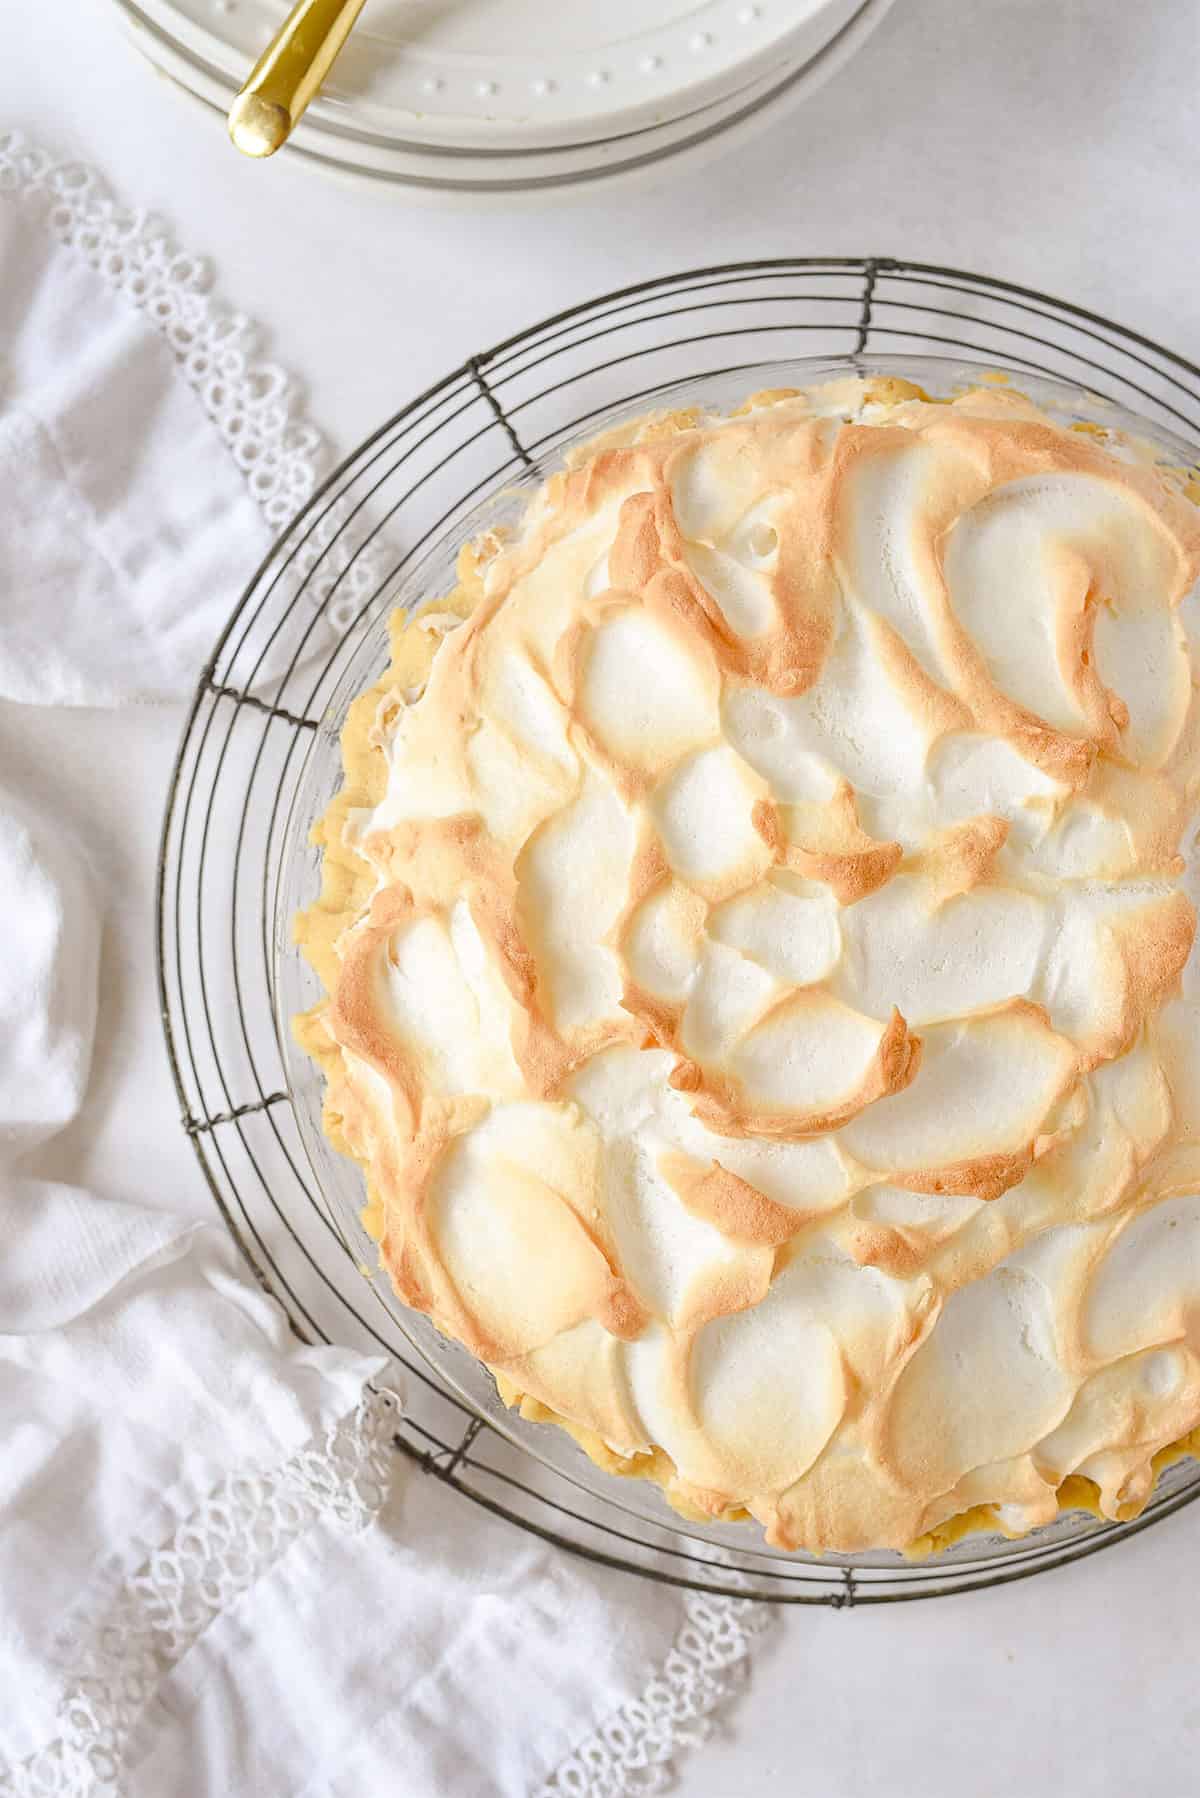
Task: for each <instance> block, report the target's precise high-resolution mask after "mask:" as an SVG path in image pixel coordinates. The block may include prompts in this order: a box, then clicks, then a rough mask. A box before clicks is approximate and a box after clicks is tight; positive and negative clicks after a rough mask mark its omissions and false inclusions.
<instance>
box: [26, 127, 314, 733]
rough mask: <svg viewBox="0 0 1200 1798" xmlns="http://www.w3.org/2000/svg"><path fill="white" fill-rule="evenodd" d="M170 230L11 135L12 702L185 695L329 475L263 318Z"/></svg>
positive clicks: (86, 174) (85, 174) (82, 172)
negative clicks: (270, 349)
mask: <svg viewBox="0 0 1200 1798" xmlns="http://www.w3.org/2000/svg"><path fill="white" fill-rule="evenodd" d="M210 289H211V280H210V276H209V272H208V270H207V268H206V266H205V265H204V264H203V263H202V262H200V261H198V260H197V259H196V258H194V257H190V256H187V255H185V254H184V253H183V252H182V251H180V250H179V249H178V248H177V246H176V245H175V244H174V242H173V240H172V239H171V237H170V235H169V233H168V232H167V230H166V227H165V226H164V225H163V224H162V223H161V221H158V220H156V219H154V218H153V217H150V216H147V215H146V214H144V213H138V212H134V211H130V210H128V209H126V208H123V207H121V206H119V205H117V204H116V202H115V201H114V200H113V199H112V198H111V196H110V195H109V194H108V192H107V190H106V188H105V186H104V184H103V182H102V181H101V180H100V179H99V178H98V177H97V176H95V175H94V174H92V173H91V172H90V171H88V170H86V169H83V168H80V167H79V166H77V165H68V166H64V167H56V166H55V165H54V164H53V163H52V162H51V160H50V159H49V157H47V156H46V155H45V154H44V153H42V152H41V151H39V150H37V149H35V148H33V147H32V146H31V145H30V144H28V143H27V142H26V141H25V140H24V139H22V138H21V137H19V136H18V135H17V134H15V133H7V134H5V133H0V495H2V496H3V499H2V504H3V529H2V530H0V612H2V614H3V621H4V629H3V633H2V634H0V697H4V698H9V699H19V700H25V701H32V702H34V703H40V704H53V705H111V704H116V703H119V702H120V701H123V700H127V699H130V698H138V699H145V698H151V699H160V698H182V697H184V696H185V695H187V694H189V693H191V691H192V690H193V689H194V687H195V685H196V680H197V677H198V675H199V672H200V669H201V667H202V666H203V664H204V661H205V659H206V657H207V656H208V655H209V654H210V652H211V651H212V649H213V647H214V645H215V643H216V640H217V636H218V634H219V632H220V630H221V627H222V626H223V624H224V623H225V621H226V619H227V618H228V616H229V612H230V610H231V607H232V605H233V602H234V600H235V599H236V597H237V596H238V594H239V593H240V592H241V590H242V588H243V587H244V586H245V584H246V581H247V579H248V578H249V576H250V575H251V574H252V573H253V571H254V569H255V567H256V566H257V564H258V562H259V561H260V559H261V558H262V556H263V555H264V554H265V552H266V550H267V549H268V548H269V546H270V543H271V540H272V535H273V527H275V526H281V525H283V524H284V523H286V522H287V520H288V519H289V518H290V517H291V516H292V514H293V513H294V512H295V511H296V510H297V509H298V507H299V506H300V505H301V504H303V502H304V500H306V499H307V498H308V496H309V494H310V493H311V491H312V489H313V486H314V484H315V479H316V473H317V466H318V458H319V451H320V436H319V434H318V433H317V432H316V431H314V430H313V429H312V427H311V426H310V425H307V424H305V423H303V422H302V421H300V420H298V419H297V418H296V416H295V413H296V405H297V402H296V396H295V392H294V389H293V387H292V384H291V383H290V382H289V381H288V380H287V378H286V377H285V376H284V375H283V373H282V371H281V370H280V369H278V368H277V367H275V366H273V365H272V364H271V363H268V362H266V361H264V360H263V359H262V357H261V356H260V355H259V352H258V344H257V333H256V332H255V330H254V329H253V327H252V326H251V325H250V323H249V321H248V320H246V319H245V318H243V317H241V316H240V315H239V314H237V313H235V312H233V311H231V310H230V309H229V308H228V307H226V306H222V305H221V304H220V303H219V302H218V301H217V300H216V299H215V298H214V296H213V295H212V293H211V291H210Z"/></svg>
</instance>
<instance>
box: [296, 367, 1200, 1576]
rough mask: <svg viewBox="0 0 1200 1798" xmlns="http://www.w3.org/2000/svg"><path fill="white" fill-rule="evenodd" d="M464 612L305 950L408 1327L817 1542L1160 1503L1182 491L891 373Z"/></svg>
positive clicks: (635, 490) (441, 639)
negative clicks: (1063, 1501) (1069, 1506)
mask: <svg viewBox="0 0 1200 1798" xmlns="http://www.w3.org/2000/svg"><path fill="white" fill-rule="evenodd" d="M460 572H461V576H462V585H461V587H460V589H459V590H458V592H457V593H456V594H454V595H453V596H451V599H450V600H449V601H445V600H442V601H440V602H439V609H438V610H437V611H436V612H435V613H432V614H427V615H426V617H425V619H424V625H425V629H424V630H416V631H414V630H407V629H403V628H400V629H399V630H398V631H397V635H396V658H395V662H394V665H393V668H392V670H391V671H390V673H389V675H388V676H387V677H386V678H385V680H384V681H383V682H382V683H381V684H380V686H379V687H378V688H376V689H374V690H373V691H372V693H371V694H370V695H367V696H365V697H364V699H363V700H362V701H360V702H359V704H358V705H357V706H356V707H355V708H354V709H353V710H352V713H351V718H350V721H349V723H348V725H347V730H346V735H345V759H346V768H347V786H346V789H345V791H344V793H343V794H342V795H341V796H340V798H339V800H338V801H337V802H335V805H334V807H333V808H332V810H331V812H330V813H329V814H328V816H327V817H326V819H325V820H324V822H323V824H322V826H321V827H319V830H318V837H319V840H321V841H323V843H324V845H325V851H326V864H325V890H324V892H323V895H322V898H321V900H320V901H319V903H318V905H317V906H315V907H314V908H313V910H312V911H311V912H310V913H308V914H306V916H305V917H304V918H302V919H301V921H300V927H299V935H300V938H301V940H302V942H303V943H304V944H305V947H306V950H307V952H308V953H309V955H310V957H311V958H312V960H313V961H314V964H315V965H316V966H317V968H318V971H319V972H320V973H321V974H322V977H323V979H324V980H325V983H326V986H327V988H328V991H329V997H328V1000H327V1002H326V1003H324V1004H323V1005H322V1006H320V1007H318V1008H317V1011H316V1012H315V1013H314V1014H311V1015H310V1017H309V1018H308V1019H307V1020H305V1021H304V1023H303V1028H302V1038H303V1040H304V1041H305V1042H306V1043H307V1044H308V1045H309V1046H310V1047H311V1048H312V1050H313V1052H314V1053H315V1054H317V1055H318V1057H319V1059H320V1060H321V1063H322V1065H323V1067H324V1069H325V1071H326V1074H327V1076H328V1093H327V1110H326V1123H327V1128H328V1129H329V1131H330V1134H331V1136H332V1137H333V1139H334V1140H335V1142H337V1143H338V1145H339V1146H340V1147H343V1148H345V1149H346V1150H348V1152H350V1153H351V1154H353V1155H354V1156H355V1157H356V1158H357V1159H358V1161H359V1162H360V1163H361V1164H362V1166H363V1168H364V1170H365V1172H366V1175H367V1179H368V1186H369V1190H370V1194H371V1201H370V1206H369V1209H368V1220H369V1222H370V1225H371V1227H372V1229H373V1231H374V1233H375V1234H376V1235H377V1236H378V1237H379V1240H380V1246H381V1254H382V1259H383V1263H384V1265H385V1266H386V1267H387V1269H388V1270H389V1272H390V1273H391V1275H392V1278H393V1280H394V1281H395V1284H396V1287H397V1289H398V1291H399V1293H400V1294H401V1296H402V1297H403V1298H404V1299H405V1300H406V1301H407V1302H408V1303H409V1304H411V1305H414V1306H417V1307H419V1308H420V1309H422V1310H424V1311H426V1312H428V1313H429V1315H430V1316H431V1317H432V1318H433V1320H434V1322H435V1323H436V1324H437V1325H438V1327H439V1328H440V1329H442V1330H443V1331H445V1332H446V1333H448V1334H450V1335H452V1336H455V1337H457V1338H458V1339H459V1340H461V1341H462V1342H464V1343H465V1344H466V1345H467V1346H468V1347H469V1348H470V1349H471V1350H472V1351H473V1352H474V1353H475V1354H476V1355H478V1356H479V1357H480V1358H481V1359H483V1360H485V1361H486V1362H487V1363H488V1364H489V1365H490V1366H491V1367H492V1368H493V1369H494V1370H495V1371H496V1372H497V1374H498V1375H499V1376H500V1380H501V1387H502V1390H503V1391H504V1392H505V1394H506V1395H507V1396H509V1397H513V1398H515V1397H517V1396H521V1397H523V1399H524V1401H525V1403H526V1405H527V1406H532V1407H545V1408H546V1410H547V1411H548V1412H550V1413H553V1414H554V1415H555V1416H557V1417H558V1418H559V1419H560V1420H562V1421H564V1422H566V1423H567V1424H568V1426H569V1427H571V1428H572V1429H573V1430H574V1431H575V1433H576V1434H577V1435H578V1436H579V1437H580V1439H581V1440H582V1441H583V1442H584V1444H585V1446H588V1447H589V1448H590V1449H591V1451H592V1452H594V1453H595V1454H596V1455H597V1456H598V1458H600V1459H601V1460H604V1459H605V1458H606V1457H607V1458H608V1460H609V1462H610V1463H611V1462H612V1457H613V1456H614V1455H615V1456H616V1457H618V1458H619V1462H620V1465H621V1466H622V1467H623V1468H624V1469H626V1470H628V1471H634V1472H638V1471H644V1472H647V1473H650V1474H652V1475H653V1476H654V1477H655V1478H657V1479H659V1480H660V1481H661V1482H662V1483H663V1484H664V1486H665V1488H666V1491H667V1495H668V1497H669V1498H671V1499H672V1501H673V1502H675V1503H676V1504H678V1505H679V1506H680V1508H681V1509H683V1510H685V1511H686V1512H687V1513H688V1514H690V1515H693V1516H697V1515H698V1516H705V1517H713V1518H720V1517H727V1516H734V1515H741V1514H743V1513H744V1512H749V1513H750V1514H751V1515H753V1516H754V1517H756V1518H758V1519H759V1520H760V1521H761V1522H762V1523H763V1524H764V1525H765V1527H766V1530H767V1534H768V1538H769V1539H770V1540H771V1541H772V1542H774V1543H778V1544H781V1545H783V1546H785V1547H805V1548H808V1549H813V1550H822V1549H835V1550H847V1551H848V1550H854V1549H858V1548H863V1547H872V1548H875V1547H882V1546H895V1547H908V1546H910V1545H912V1544H913V1543H914V1542H917V1541H918V1540H920V1539H922V1538H924V1537H926V1536H927V1534H928V1532H930V1531H936V1530H938V1529H939V1527H941V1526H943V1525H945V1524H946V1523H947V1522H948V1520H950V1519H953V1518H955V1517H957V1516H959V1514H961V1513H965V1512H968V1511H972V1512H973V1509H974V1507H984V1510H983V1511H982V1512H981V1513H980V1516H982V1517H983V1518H984V1519H985V1520H990V1521H992V1522H993V1523H996V1524H999V1526H1000V1527H1003V1528H1004V1529H1006V1530H1008V1531H1010V1532H1019V1531H1021V1530H1024V1529H1027V1528H1030V1527H1032V1526H1033V1525H1035V1524H1037V1523H1040V1522H1043V1521H1046V1520H1048V1519H1049V1518H1051V1517H1053V1516H1054V1514H1055V1511H1056V1508H1057V1506H1058V1502H1059V1488H1060V1486H1062V1483H1063V1482H1064V1481H1065V1480H1066V1479H1067V1478H1068V1477H1069V1476H1071V1475H1082V1476H1084V1477H1085V1478H1087V1479H1089V1480H1091V1481H1092V1482H1093V1483H1094V1487H1095V1489H1096V1493H1097V1500H1098V1504H1099V1507H1100V1509H1101V1510H1102V1512H1103V1513H1104V1514H1105V1515H1107V1516H1110V1517H1126V1516H1129V1515H1132V1514H1133V1513H1134V1512H1136V1510H1137V1509H1139V1508H1140V1507H1141V1505H1143V1504H1144V1503H1145V1501H1146V1498H1147V1497H1148V1495H1149V1493H1150V1490H1151V1487H1152V1483H1153V1477H1154V1460H1155V1457H1156V1455H1158V1454H1159V1453H1160V1452H1161V1451H1163V1450H1164V1449H1166V1448H1168V1447H1169V1446H1171V1445H1174V1444H1178V1443H1180V1442H1182V1441H1183V1440H1184V1439H1185V1438H1187V1437H1188V1434H1189V1432H1191V1431H1193V1430H1195V1429H1196V1428H1197V1427H1198V1426H1200V1199H1197V1198H1196V1197H1195V1196H1194V1195H1195V1193H1196V1191H1197V1189H1200V1035H1198V1034H1197V1027H1198V1025H1200V971H1198V969H1197V958H1196V957H1195V956H1194V954H1193V940H1194V936H1195V926H1196V910H1195V904H1196V900H1197V897H1198V891H1200V880H1198V877H1197V872H1196V869H1197V861H1198V859H1200V858H1197V856H1196V853H1195V851H1196V827H1197V806H1198V799H1200V708H1198V706H1197V700H1196V686H1197V678H1198V658H1197V644H1196V640H1195V637H1194V634H1193V628H1194V626H1195V623H1196V620H1197V618H1200V610H1198V607H1197V596H1196V591H1195V589H1196V582H1197V578H1198V576H1200V511H1198V510H1197V508H1196V507H1195V506H1194V505H1193V503H1192V502H1191V500H1190V499H1189V498H1188V497H1187V495H1186V493H1185V489H1184V483H1183V482H1182V481H1181V480H1177V479H1175V478H1173V477H1172V475H1171V473H1170V471H1163V470H1160V469H1158V468H1156V467H1154V466H1152V465H1151V464H1150V462H1149V461H1148V460H1147V459H1146V458H1144V457H1139V456H1131V455H1129V454H1126V453H1123V451H1122V446H1121V445H1120V444H1119V443H1116V442H1110V441H1108V440H1106V435H1105V433H1104V432H1097V431H1095V430H1092V431H1087V432H1073V431H1070V430H1066V429H1063V428H1061V427H1059V426H1058V425H1056V424H1054V423H1053V422H1052V421H1051V420H1049V419H1048V418H1046V417H1044V416H1043V415H1042V414H1041V413H1039V412H1038V411H1037V410H1036V409H1035V408H1034V407H1033V406H1032V405H1031V404H1029V403H1028V402H1027V401H1025V400H1023V399H1022V398H1021V397H1020V396H1017V395H1014V394H1012V393H1009V392H1001V391H995V390H990V391H986V392H985V391H978V392H973V393H970V394H967V395H964V396H962V397H961V398H959V399H958V400H955V401H954V402H952V403H950V404H941V403H934V402H931V401H928V400H926V399H925V397H924V396H923V395H921V394H920V392H919V390H917V389H915V388H912V387H910V386H908V384H906V383H903V382H895V381H889V382H881V381H862V382H859V381H852V382H851V381H847V382H839V383H838V384H837V385H836V387H834V388H829V389H826V390H823V391H816V392H814V393H812V394H808V395H804V394H793V395H770V396H762V397H761V398H760V400H759V401H758V402H757V403H751V404H750V405H749V406H748V407H746V408H743V409H742V410H741V411H740V412H739V413H738V414H735V415H734V416H733V417H730V418H715V417H714V418H701V417H698V416H696V415H686V416H683V415H681V416H679V417H677V418H674V419H666V420H664V419H661V418H659V419H655V420H650V421H641V422H640V423H636V424H634V425H631V426H628V427H623V428H622V429H620V430H618V431H616V432H611V433H609V434H608V436H607V437H606V438H605V439H604V440H603V442H601V443H599V444H597V445H594V446H593V447H592V448H591V449H590V450H585V451H582V452H579V453H577V454H576V455H575V456H574V457H573V459H572V460H571V462H570V464H569V466H568V467H567V468H566V469H565V470H564V471H562V472H560V473H558V474H556V475H554V476H553V477H552V478H551V479H550V481H549V482H548V483H547V485H546V486H545V488H544V489H543V490H542V492H541V493H540V494H539V495H538V496H537V498H536V499H535V500H534V501H533V502H532V504H531V505H530V508H529V510H528V513H527V516H526V518H525V521H524V524H523V526H522V528H521V529H520V530H519V531H518V533H517V534H516V535H515V536H514V537H512V538H511V539H509V540H508V541H506V542H500V541H499V540H498V539H497V538H496V537H494V536H493V537H491V538H490V539H489V540H488V541H487V542H486V543H485V544H483V545H482V546H480V547H478V548H477V550H476V551H474V552H467V553H466V554H465V555H464V558H463V561H462V564H461V569H460ZM447 608H449V609H447ZM464 615H465V619H466V621H465V622H462V623H460V622H459V620H460V618H462V617H463V616H464ZM406 693H409V694H413V695H415V697H414V698H413V701H412V703H406V701H405V698H404V695H405V694H406ZM538 1414H544V1413H542V1412H540V1411H539V1413H538Z"/></svg>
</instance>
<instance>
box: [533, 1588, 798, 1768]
mask: <svg viewBox="0 0 1200 1798" xmlns="http://www.w3.org/2000/svg"><path fill="white" fill-rule="evenodd" d="M731 1577H732V1578H734V1579H736V1578H737V1575H736V1574H734V1575H731ZM768 1616H769V1612H768V1607H767V1606H766V1605H764V1604H760V1603H756V1602H755V1601H754V1600H753V1599H749V1598H719V1597H716V1596H714V1595H710V1594H709V1593H706V1592H688V1593H687V1594H686V1595H685V1598H684V1620H683V1623H682V1624H681V1626H680V1630H679V1634H678V1635H677V1636H676V1638H675V1640H674V1642H673V1643H672V1645H671V1648H670V1651H669V1652H668V1654H667V1658H666V1660H665V1661H664V1662H663V1664H662V1666H661V1667H660V1668H659V1669H658V1672H657V1673H656V1674H655V1675H654V1676H653V1677H652V1678H651V1680H650V1681H649V1683H648V1685H647V1686H646V1688H645V1690H644V1691H643V1693H642V1695H641V1697H640V1698H635V1699H632V1700H631V1701H630V1702H629V1703H628V1704H625V1705H622V1707H621V1709H620V1710H619V1711H617V1712H615V1714H614V1715H613V1716H611V1717H608V1718H606V1720H605V1721H604V1722H603V1723H602V1724H601V1725H600V1728H599V1729H597V1730H596V1731H595V1733H594V1734H593V1735H590V1736H589V1737H588V1739H587V1741H586V1742H583V1743H582V1744H581V1745H580V1746H579V1747H578V1748H576V1749H575V1751H574V1753H573V1754H571V1755H570V1756H569V1757H568V1758H567V1759H566V1760H565V1761H564V1762H563V1763H562V1765H561V1766H560V1767H559V1768H558V1770H557V1772H556V1773H555V1774H554V1777H553V1778H552V1779H551V1780H549V1782H548V1783H547V1784H546V1785H544V1786H543V1787H542V1790H541V1791H540V1793H539V1794H538V1798H646V1794H648V1793H651V1792H665V1791H667V1790H668V1788H669V1787H670V1786H671V1784H672V1783H673V1780H674V1768H673V1765H672V1763H673V1761H674V1759H675V1757H676V1755H677V1754H678V1753H679V1751H680V1750H681V1749H683V1748H696V1747H699V1746H700V1744H701V1743H702V1742H706V1741H707V1740H708V1738H709V1737H710V1736H711V1734H712V1731H713V1724H714V1714H715V1712H716V1711H717V1709H718V1707H719V1706H720V1705H722V1704H724V1703H725V1702H726V1700H727V1699H729V1698H730V1697H732V1695H733V1693H734V1691H735V1690H736V1688H737V1687H738V1686H739V1685H740V1684H742V1683H744V1681H745V1678H746V1674H747V1671H748V1664H747V1661H748V1656H749V1653H750V1649H751V1647H752V1646H753V1643H754V1638H755V1637H756V1636H757V1635H759V1634H760V1633H761V1631H762V1630H764V1629H765V1628H766V1625H767V1620H768Z"/></svg>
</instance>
